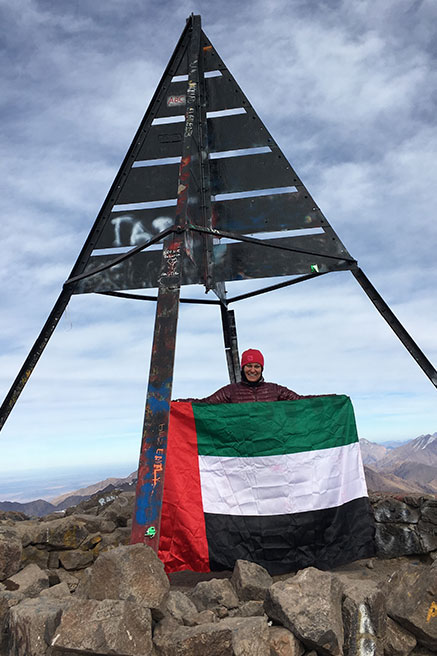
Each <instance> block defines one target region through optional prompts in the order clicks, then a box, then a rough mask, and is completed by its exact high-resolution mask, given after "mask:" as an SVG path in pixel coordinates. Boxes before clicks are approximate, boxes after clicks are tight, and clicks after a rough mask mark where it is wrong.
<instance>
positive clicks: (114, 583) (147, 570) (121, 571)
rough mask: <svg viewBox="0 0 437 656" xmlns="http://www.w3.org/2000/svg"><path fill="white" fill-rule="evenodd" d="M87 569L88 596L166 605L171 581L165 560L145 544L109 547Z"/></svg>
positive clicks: (158, 607)
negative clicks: (165, 570) (165, 568)
mask: <svg viewBox="0 0 437 656" xmlns="http://www.w3.org/2000/svg"><path fill="white" fill-rule="evenodd" d="M86 572H87V574H86V576H87V582H86V584H85V585H84V587H83V588H82V595H84V596H86V597H87V598H88V599H98V600H103V599H119V600H127V601H133V602H136V603H137V604H139V605H143V606H146V607H147V608H152V609H156V610H159V609H162V608H163V607H165V603H166V601H167V596H168V591H169V587H170V584H169V581H168V578H167V575H166V574H165V572H164V566H163V564H162V562H161V561H160V560H159V559H158V556H157V555H156V554H155V552H154V551H153V549H152V548H151V547H148V546H147V545H145V544H132V545H127V546H121V547H116V548H115V549H111V550H110V551H106V552H105V553H102V554H100V555H99V557H98V558H97V560H96V561H95V563H94V565H93V567H92V568H90V569H89V570H86Z"/></svg>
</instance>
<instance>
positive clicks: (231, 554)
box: [159, 395, 374, 574]
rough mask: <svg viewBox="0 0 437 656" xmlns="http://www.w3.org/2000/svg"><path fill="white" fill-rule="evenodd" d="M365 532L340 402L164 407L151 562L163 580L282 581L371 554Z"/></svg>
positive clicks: (348, 414)
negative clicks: (255, 572) (239, 569)
mask: <svg viewBox="0 0 437 656" xmlns="http://www.w3.org/2000/svg"><path fill="white" fill-rule="evenodd" d="M373 536H374V525H373V517H372V512H371V509H370V504H369V500H368V497H367V489H366V482H365V479H364V471H363V466H362V461H361V454H360V446H359V442H358V438H357V431H356V425H355V418H354V412H353V408H352V404H351V401H350V399H349V398H348V397H347V396H340V395H339V396H324V397H316V398H312V399H300V400H299V401H275V402H264V403H261V402H257V403H229V404H220V405H206V404H201V403H186V402H173V403H172V406H171V413H170V428H169V436H168V450H167V462H166V471H165V481H164V497H163V508H162V519H161V537H160V543H159V556H160V558H161V560H162V561H163V562H164V565H165V568H166V571H167V572H177V571H181V570H187V569H188V570H193V571H195V572H209V571H218V570H230V569H232V568H233V566H234V564H235V561H236V560H237V559H243V560H249V561H252V562H255V563H258V564H259V565H262V566H263V567H265V568H266V569H267V570H268V571H269V572H270V573H271V574H282V573H286V572H292V571H296V570H298V569H302V568H304V567H309V566H314V567H318V568H319V569H331V568H334V567H336V566H339V565H342V564H345V563H348V562H351V561H353V560H357V559H360V558H366V557H369V556H372V555H374V540H373Z"/></svg>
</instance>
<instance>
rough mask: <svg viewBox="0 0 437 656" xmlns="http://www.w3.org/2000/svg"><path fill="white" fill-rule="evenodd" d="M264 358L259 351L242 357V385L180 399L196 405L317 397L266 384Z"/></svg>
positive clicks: (253, 350) (244, 354)
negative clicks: (199, 396)
mask: <svg viewBox="0 0 437 656" xmlns="http://www.w3.org/2000/svg"><path fill="white" fill-rule="evenodd" d="M263 369H264V356H263V354H262V353H261V351H258V350H257V349H248V350H247V351H244V353H243V355H242V356H241V383H231V384H230V385H225V386H224V387H221V388H220V389H219V390H217V392H214V394H211V395H210V396H206V397H205V398H203V399H179V400H180V401H193V402H195V403H250V402H252V401H297V400H298V399H309V398H314V396H317V395H313V394H311V395H308V396H302V395H300V394H296V392H293V390H291V389H288V387H284V386H283V385H277V384H276V383H266V382H265V380H264V378H263V375H262V374H263Z"/></svg>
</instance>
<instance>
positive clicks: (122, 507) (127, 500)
mask: <svg viewBox="0 0 437 656" xmlns="http://www.w3.org/2000/svg"><path fill="white" fill-rule="evenodd" d="M134 505H135V492H122V493H121V494H120V495H119V496H118V497H117V498H116V499H114V501H113V502H112V503H111V504H110V505H109V506H105V507H104V508H103V509H102V510H101V511H100V513H99V514H100V515H101V516H102V517H105V518H106V519H110V520H111V521H112V522H114V523H115V524H116V525H117V526H127V525H128V522H129V520H130V519H131V517H132V514H133V511H134Z"/></svg>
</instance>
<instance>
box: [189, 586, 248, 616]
mask: <svg viewBox="0 0 437 656" xmlns="http://www.w3.org/2000/svg"><path fill="white" fill-rule="evenodd" d="M191 599H192V601H193V602H194V604H195V606H196V608H197V610H199V611H200V610H207V609H213V608H218V607H220V606H223V607H224V608H226V609H230V608H236V607H237V606H238V597H237V595H236V594H235V590H234V588H233V587H232V585H231V583H230V581H229V580H228V579H211V580H210V581H201V582H200V583H198V584H197V585H196V587H195V588H194V590H193V592H192V593H191Z"/></svg>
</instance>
